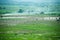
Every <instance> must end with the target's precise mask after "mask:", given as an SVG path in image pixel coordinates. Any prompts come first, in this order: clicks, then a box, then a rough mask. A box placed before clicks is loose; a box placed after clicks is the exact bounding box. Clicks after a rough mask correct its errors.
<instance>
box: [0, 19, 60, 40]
mask: <svg viewBox="0 0 60 40" xmlns="http://www.w3.org/2000/svg"><path fill="white" fill-rule="evenodd" d="M2 20H3V21H4V20H7V21H8V20H11V19H2ZM12 20H15V19H12ZM17 20H20V22H21V21H22V20H23V21H22V22H21V23H19V24H16V25H8V23H4V22H3V21H1V19H0V21H1V23H2V22H3V23H4V24H1V23H0V26H1V27H0V32H2V33H0V40H59V39H60V22H57V21H56V20H48V21H46V20H38V21H37V20H35V21H34V20H32V21H31V20H29V19H16V21H17ZM24 20H27V21H26V22H24ZM13 22H14V21H13ZM9 24H10V23H9ZM11 24H12V23H11Z"/></svg>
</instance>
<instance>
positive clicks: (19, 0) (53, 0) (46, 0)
mask: <svg viewBox="0 0 60 40" xmlns="http://www.w3.org/2000/svg"><path fill="white" fill-rule="evenodd" d="M5 1H15V2H56V1H58V2H60V0H0V2H5Z"/></svg>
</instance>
